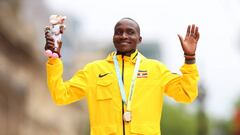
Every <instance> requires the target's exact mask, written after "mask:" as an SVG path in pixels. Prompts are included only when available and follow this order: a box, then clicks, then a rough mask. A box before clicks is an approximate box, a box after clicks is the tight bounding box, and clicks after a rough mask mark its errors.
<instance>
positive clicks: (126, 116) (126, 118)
mask: <svg viewBox="0 0 240 135" xmlns="http://www.w3.org/2000/svg"><path fill="white" fill-rule="evenodd" d="M123 120H124V121H126V122H130V121H131V112H125V113H124V114H123Z"/></svg>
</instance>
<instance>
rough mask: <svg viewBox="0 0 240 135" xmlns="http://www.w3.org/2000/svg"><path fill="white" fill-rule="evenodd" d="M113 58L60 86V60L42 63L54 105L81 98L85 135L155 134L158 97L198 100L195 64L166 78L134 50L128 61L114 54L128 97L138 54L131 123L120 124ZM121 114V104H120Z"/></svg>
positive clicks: (159, 107)
mask: <svg viewBox="0 0 240 135" xmlns="http://www.w3.org/2000/svg"><path fill="white" fill-rule="evenodd" d="M113 54H114V53H111V54H110V55H109V56H108V57H107V58H106V59H104V60H98V61H94V62H92V63H89V64H87V65H86V66H85V67H84V68H83V69H81V70H79V71H78V72H77V73H76V74H75V75H74V76H73V77H72V78H71V79H70V80H68V81H63V79H62V74H63V64H62V61H61V60H60V59H49V60H48V62H47V82H48V87H49V90H50V92H51V96H52V98H53V100H54V101H55V103H56V104H58V105H66V104H69V103H72V102H75V101H78V100H80V99H81V98H82V97H84V96H86V97H87V101H88V108H89V116H90V130H91V135H123V131H124V132H125V135H160V134H161V133H160V119H161V113H162V105H163V95H164V94H167V95H168V96H170V97H172V98H174V99H175V100H176V101H179V102H185V103H189V102H192V101H193V100H194V99H195V98H196V97H197V95H198V90H197V87H198V84H197V82H198V78H199V76H198V71H197V67H196V65H195V64H184V65H183V66H182V67H181V69H180V70H181V72H182V75H177V74H173V73H171V72H170V71H169V70H168V69H167V68H166V67H165V66H164V65H163V64H162V63H160V62H159V61H156V60H152V59H147V58H145V57H144V56H143V55H141V54H140V53H139V52H138V51H136V52H135V53H133V54H132V55H131V56H130V57H128V56H124V57H122V56H121V55H117V59H118V62H119V67H120V68H121V69H120V70H121V72H122V75H123V82H124V87H125V91H126V97H127V98H128V94H129V87H130V84H131V79H132V75H133V72H134V66H135V62H136V55H137V54H139V55H141V62H140V67H139V71H138V77H137V79H136V83H135V91H134V95H133V99H132V106H131V108H132V112H131V113H132V120H131V122H129V123H127V122H123V118H122V105H123V104H122V98H121V94H120V90H119V86H118V80H117V76H116V72H115V69H114V63H113V58H112V57H113ZM124 109H125V110H126V105H124Z"/></svg>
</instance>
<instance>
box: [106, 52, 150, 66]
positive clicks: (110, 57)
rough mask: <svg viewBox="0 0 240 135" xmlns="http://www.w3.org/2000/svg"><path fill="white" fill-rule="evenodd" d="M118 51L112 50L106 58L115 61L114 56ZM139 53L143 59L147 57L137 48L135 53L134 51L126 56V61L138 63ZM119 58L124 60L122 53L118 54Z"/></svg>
mask: <svg viewBox="0 0 240 135" xmlns="http://www.w3.org/2000/svg"><path fill="white" fill-rule="evenodd" d="M115 53H116V52H112V53H110V54H109V55H108V56H107V58H106V60H107V61H109V62H113V56H114V55H115ZM137 55H140V57H141V61H142V60H143V59H146V58H145V57H144V56H143V55H142V54H141V53H140V52H139V51H138V50H136V51H135V52H134V53H132V54H131V55H130V56H124V61H126V62H127V61H129V62H132V63H136V60H137ZM117 59H118V60H122V55H117Z"/></svg>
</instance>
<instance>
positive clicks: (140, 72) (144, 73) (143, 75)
mask: <svg viewBox="0 0 240 135" xmlns="http://www.w3.org/2000/svg"><path fill="white" fill-rule="evenodd" d="M147 77H148V72H147V70H138V73H137V78H147Z"/></svg>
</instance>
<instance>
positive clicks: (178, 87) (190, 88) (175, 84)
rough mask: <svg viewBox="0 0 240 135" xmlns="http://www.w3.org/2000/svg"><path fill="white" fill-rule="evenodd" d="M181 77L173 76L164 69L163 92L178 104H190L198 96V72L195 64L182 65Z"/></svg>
mask: <svg viewBox="0 0 240 135" xmlns="http://www.w3.org/2000/svg"><path fill="white" fill-rule="evenodd" d="M180 71H181V72H182V75H178V74H173V73H171V72H170V71H169V70H168V69H167V68H165V70H164V72H163V74H162V77H163V84H164V85H163V88H164V92H165V93H166V94H167V95H168V96H170V97H172V98H173V99H175V100H176V101H178V102H184V103H190V102H193V101H194V99H195V98H196V97H197V95H198V80H199V75H198V70H197V66H196V64H184V65H183V66H182V67H181V69H180Z"/></svg>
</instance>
